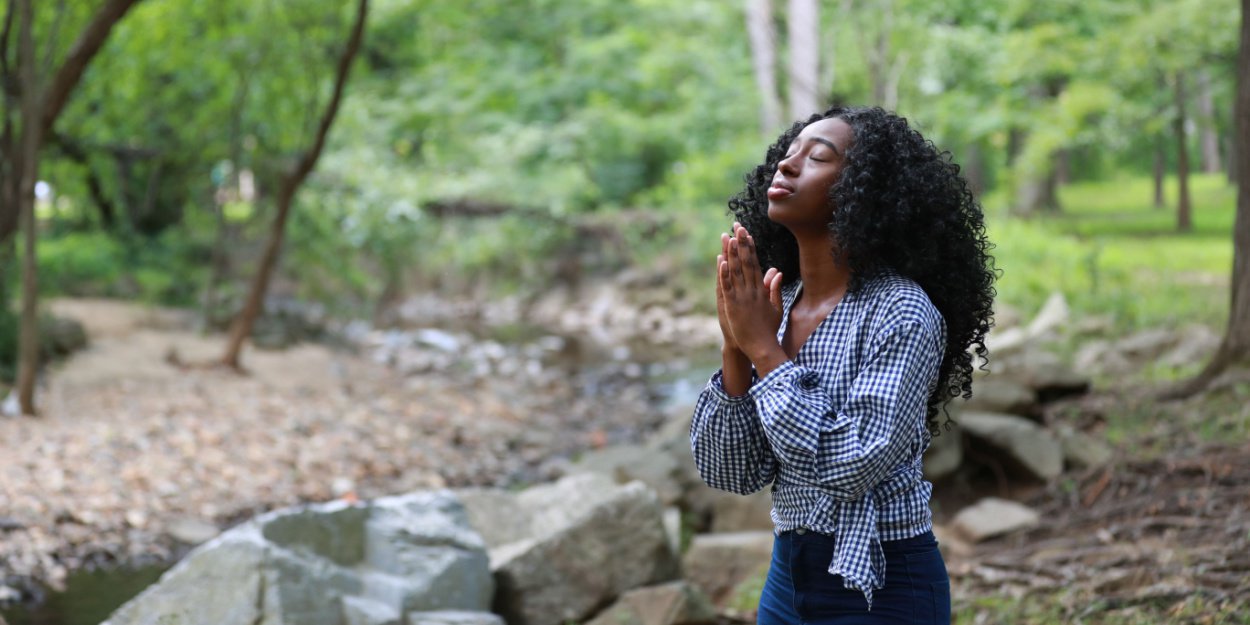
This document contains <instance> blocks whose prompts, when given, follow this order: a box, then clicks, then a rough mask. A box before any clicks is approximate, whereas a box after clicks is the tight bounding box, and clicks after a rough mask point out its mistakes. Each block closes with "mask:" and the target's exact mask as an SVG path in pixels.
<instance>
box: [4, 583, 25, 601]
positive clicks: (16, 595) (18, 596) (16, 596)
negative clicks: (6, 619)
mask: <svg viewBox="0 0 1250 625" xmlns="http://www.w3.org/2000/svg"><path fill="white" fill-rule="evenodd" d="M21 600H22V591H20V590H18V589H16V588H14V587H12V586H5V585H4V584H0V606H5V605H8V604H10V603H17V602H18V601H21Z"/></svg>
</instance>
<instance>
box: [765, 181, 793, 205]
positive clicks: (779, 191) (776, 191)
mask: <svg viewBox="0 0 1250 625" xmlns="http://www.w3.org/2000/svg"><path fill="white" fill-rule="evenodd" d="M794 191H795V189H794V185H792V184H790V183H789V182H786V181H785V180H773V184H772V186H771V187H768V199H770V200H781V199H785V198H788V197H790V196H791V195H794Z"/></svg>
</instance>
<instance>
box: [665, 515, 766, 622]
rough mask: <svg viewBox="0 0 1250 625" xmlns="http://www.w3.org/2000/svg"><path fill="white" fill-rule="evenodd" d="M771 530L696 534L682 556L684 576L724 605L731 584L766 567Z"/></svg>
mask: <svg viewBox="0 0 1250 625" xmlns="http://www.w3.org/2000/svg"><path fill="white" fill-rule="evenodd" d="M772 553H773V533H772V532H771V531H769V532H763V531H761V532H734V533H728V534H696V535H695V537H694V540H692V541H691V543H690V548H689V549H688V550H687V551H686V554H685V556H683V557H682V569H683V570H684V571H685V573H686V580H687V581H689V582H690V583H691V584H692V585H693V586H694V587H696V588H698V589H699V590H701V591H703V593H704V594H706V595H707V596H708V597H710V598H711V599H712V601H713V603H715V604H716V605H724V602H725V601H726V600H728V599H729V598H730V593H731V592H732V591H733V589H734V587H736V586H737V585H738V584H740V583H741V582H742V581H743V580H745V579H747V578H748V577H750V576H751V575H753V574H755V573H756V572H758V571H759V570H761V569H765V568H767V567H768V564H769V562H770V561H771V560H772Z"/></svg>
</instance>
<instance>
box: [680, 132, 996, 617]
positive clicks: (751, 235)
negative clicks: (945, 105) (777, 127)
mask: <svg viewBox="0 0 1250 625" xmlns="http://www.w3.org/2000/svg"><path fill="white" fill-rule="evenodd" d="M746 182H747V186H746V189H744V190H743V191H742V192H741V193H739V194H738V195H737V196H736V197H734V198H733V199H732V200H730V202H729V206H730V209H731V211H732V212H733V214H734V216H735V218H736V222H735V223H734V225H733V232H732V233H727V234H725V235H722V237H721V254H720V255H719V256H718V257H717V260H716V263H717V277H716V301H717V308H718V312H719V316H720V325H721V331H722V332H723V333H724V347H723V348H722V361H723V367H722V369H721V371H719V372H717V373H716V374H715V375H714V376H713V377H712V379H711V381H710V382H709V383H708V385H707V387H706V388H705V389H704V391H703V393H702V394H701V395H700V397H699V402H698V405H697V407H696V408H695V415H694V421H693V424H692V427H691V432H690V441H691V445H692V447H693V449H694V456H695V461H696V464H697V465H698V467H699V472H700V474H701V475H702V476H703V479H704V480H705V481H706V482H707V483H708V484H709V485H711V486H713V487H716V488H720V489H723V490H728V491H732V492H735V493H739V494H748V493H751V492H754V491H757V490H759V489H760V488H763V487H764V486H766V485H768V484H769V483H772V485H773V488H772V495H773V509H772V519H773V524H774V526H775V533H776V539H775V542H774V548H773V560H772V566H771V567H770V570H769V573H768V578H767V581H766V582H765V585H764V591H763V594H762V595H761V597H760V608H759V623H761V624H769V625H771V624H780V623H792V624H796V625H797V624H798V623H838V624H852V623H949V622H950V580H949V578H948V577H947V573H946V566H945V564H944V563H943V561H942V556H941V554H940V553H939V552H938V548H937V541H936V540H935V539H934V537H933V532H932V528H933V521H932V513H931V512H930V509H929V496H930V494H931V493H932V485H931V484H929V483H928V482H926V481H925V480H924V479H923V477H922V472H921V457H922V455H923V454H924V451H925V449H926V448H927V447H928V445H929V441H930V437H931V436H932V435H938V434H939V428H938V427H937V416H938V413H939V412H940V409H941V406H942V405H943V404H944V403H945V402H947V401H949V400H950V399H951V398H952V397H954V396H956V395H963V396H964V397H968V396H970V395H971V379H972V354H970V353H969V348H970V347H973V346H975V347H974V351H975V352H976V354H977V356H979V357H980V358H982V359H984V358H985V355H986V350H985V342H984V339H985V333H986V331H988V330H989V327H990V324H991V322H992V311H991V305H992V302H993V296H994V289H993V286H992V285H993V280H994V277H995V271H994V268H993V259H992V258H991V257H990V256H989V254H988V251H989V249H990V248H991V245H990V244H989V242H988V241H987V240H986V237H985V227H984V223H983V221H982V215H981V210H980V207H979V206H978V205H977V203H976V201H975V200H974V199H973V197H972V194H971V193H970V192H969V190H968V187H967V184H966V183H965V181H964V180H963V179H962V178H961V177H960V176H959V167H958V166H957V165H954V164H953V163H951V161H950V158H949V154H947V153H943V152H939V151H938V150H937V148H936V147H935V146H934V145H933V143H931V142H929V141H927V140H925V139H924V138H923V137H922V136H920V134H919V133H918V132H916V131H915V130H912V129H911V128H909V127H908V125H907V122H906V120H904V119H902V118H900V117H897V116H895V115H892V114H890V113H887V112H886V111H883V110H881V109H879V108H869V109H861V108H832V109H830V110H828V111H826V112H825V113H824V114H820V115H814V116H812V117H811V118H810V119H808V120H807V121H806V122H800V123H796V124H795V125H794V126H793V127H791V128H790V129H789V130H788V131H786V132H785V133H784V134H782V135H781V138H780V139H778V141H777V142H776V143H774V144H773V145H772V147H770V148H769V150H768V154H767V157H766V160H765V162H764V163H763V164H762V165H760V166H759V167H757V168H755V170H754V171H753V172H752V173H751V174H749V175H748V176H747V179H746ZM764 267H767V268H768V270H767V272H764V271H763V268H764ZM948 428H949V424H948Z"/></svg>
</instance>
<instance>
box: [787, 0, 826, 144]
mask: <svg viewBox="0 0 1250 625" xmlns="http://www.w3.org/2000/svg"><path fill="white" fill-rule="evenodd" d="M819 11H820V10H819V8H818V5H817V4H816V0H790V4H789V11H787V12H786V30H787V31H788V32H789V33H790V37H789V42H788V43H789V47H790V64H789V71H788V72H787V75H788V81H787V85H788V87H789V89H788V91H789V93H790V117H791V118H793V119H807V117H808V116H809V115H811V114H812V113H815V112H817V109H820V108H822V107H821V106H820V94H819V92H818V90H819V83H820V78H819V77H820V67H819V64H820V12H819Z"/></svg>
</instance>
